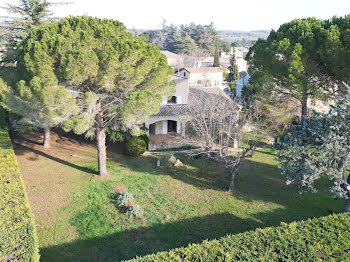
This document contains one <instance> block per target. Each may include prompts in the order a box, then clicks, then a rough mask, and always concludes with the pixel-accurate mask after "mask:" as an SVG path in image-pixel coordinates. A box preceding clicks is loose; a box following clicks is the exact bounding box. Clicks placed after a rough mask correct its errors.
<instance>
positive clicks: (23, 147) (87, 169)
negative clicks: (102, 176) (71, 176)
mask: <svg viewBox="0 0 350 262" xmlns="http://www.w3.org/2000/svg"><path fill="white" fill-rule="evenodd" d="M12 144H13V145H14V146H15V149H16V154H18V149H19V150H22V151H27V152H32V153H34V154H37V155H40V156H42V157H45V158H47V159H50V160H52V161H55V162H57V163H60V164H62V165H65V166H69V167H72V168H75V169H77V170H79V171H82V172H85V173H88V174H94V175H96V172H95V171H94V170H92V169H90V168H87V167H82V166H78V165H76V164H73V163H70V162H68V161H66V160H63V159H60V158H57V157H54V156H51V155H49V154H46V153H44V152H42V151H39V150H36V149H34V148H30V147H27V146H25V145H22V144H19V143H17V142H16V141H14V140H12ZM22 154H23V152H22ZM31 160H33V161H35V160H36V158H32V159H31Z"/></svg>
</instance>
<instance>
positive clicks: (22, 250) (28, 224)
mask: <svg viewBox="0 0 350 262" xmlns="http://www.w3.org/2000/svg"><path fill="white" fill-rule="evenodd" d="M5 117H6V114H5V113H4V111H3V110H2V108H0V126H1V127H0V261H39V251H38V241H37V238H36V232H35V228H34V219H33V215H32V213H31V210H30V207H29V203H28V199H27V195H26V192H25V189H24V184H23V180H22V177H21V173H20V171H19V167H18V164H17V160H16V156H15V154H14V152H13V149H12V144H11V140H10V137H9V134H8V130H7V127H6V126H7V124H6V118H5Z"/></svg>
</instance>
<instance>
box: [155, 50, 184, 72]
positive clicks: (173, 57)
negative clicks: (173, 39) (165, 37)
mask: <svg viewBox="0 0 350 262" xmlns="http://www.w3.org/2000/svg"><path fill="white" fill-rule="evenodd" d="M160 52H161V53H162V54H163V55H165V56H166V58H167V61H168V65H170V66H171V67H173V68H175V69H176V68H180V67H183V65H184V63H185V57H184V56H182V55H178V54H175V53H173V52H170V51H167V50H164V51H160Z"/></svg>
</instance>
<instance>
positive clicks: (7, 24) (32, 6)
mask: <svg viewBox="0 0 350 262" xmlns="http://www.w3.org/2000/svg"><path fill="white" fill-rule="evenodd" d="M53 5H57V3H52V2H49V1H47V0H20V1H19V3H18V5H15V4H11V3H8V4H6V5H5V6H3V7H1V8H2V9H4V10H6V11H7V13H8V14H9V15H8V16H3V17H1V23H2V25H1V27H0V39H1V41H2V42H3V43H5V47H6V53H5V55H3V56H2V58H1V60H2V61H4V62H12V61H14V59H15V51H14V50H15V48H16V44H17V43H18V42H19V41H21V40H22V39H24V38H25V37H26V36H27V34H28V32H29V31H30V29H32V28H34V27H36V26H39V25H41V24H42V23H44V22H45V21H47V20H49V19H50V18H51V17H52V12H51V11H50V7H51V6H53Z"/></svg>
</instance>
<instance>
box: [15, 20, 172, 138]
mask: <svg viewBox="0 0 350 262" xmlns="http://www.w3.org/2000/svg"><path fill="white" fill-rule="evenodd" d="M17 67H18V71H19V72H20V73H21V76H22V78H24V80H27V81H30V80H31V79H32V78H33V77H34V76H39V77H42V79H45V81H46V83H47V84H50V85H58V84H61V85H64V86H65V87H66V88H68V89H70V90H71V92H72V93H75V94H77V95H78V104H79V106H80V108H81V114H80V115H79V116H77V117H75V118H74V120H73V121H71V122H70V123H69V124H67V125H66V130H68V129H69V128H73V131H75V132H77V133H82V132H84V131H87V129H88V128H92V129H93V123H94V120H95V114H93V112H95V113H96V110H95V109H96V108H97V103H99V108H98V110H97V111H99V112H97V113H100V114H101V115H102V116H103V122H104V126H103V127H106V128H110V129H111V130H117V131H118V130H120V129H121V128H134V127H135V125H137V124H140V123H143V122H145V120H146V119H147V118H148V116H149V115H152V114H155V113H156V112H158V110H159V107H160V106H161V105H160V103H159V101H160V100H161V98H162V96H163V95H168V94H169V93H171V91H172V90H171V89H170V87H169V82H168V79H169V75H171V74H172V73H173V72H172V70H171V68H170V67H168V65H167V60H166V58H165V56H164V55H162V54H161V53H160V51H159V49H158V48H157V47H156V46H154V45H148V44H146V42H145V40H144V38H141V37H135V36H133V35H132V34H130V33H128V32H127V31H126V28H125V27H124V26H123V25H122V24H121V23H120V22H118V21H113V20H106V19H104V20H102V19H97V18H91V17H70V18H64V19H61V20H60V21H58V22H51V23H50V24H48V25H45V26H40V27H37V28H35V29H34V30H32V31H31V33H30V34H29V35H28V37H27V38H26V39H25V40H23V41H22V42H21V43H20V45H19V46H18V63H17ZM75 126H78V128H75ZM75 129H76V130H75ZM84 129H85V130H84Z"/></svg>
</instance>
